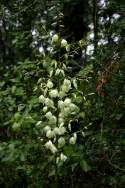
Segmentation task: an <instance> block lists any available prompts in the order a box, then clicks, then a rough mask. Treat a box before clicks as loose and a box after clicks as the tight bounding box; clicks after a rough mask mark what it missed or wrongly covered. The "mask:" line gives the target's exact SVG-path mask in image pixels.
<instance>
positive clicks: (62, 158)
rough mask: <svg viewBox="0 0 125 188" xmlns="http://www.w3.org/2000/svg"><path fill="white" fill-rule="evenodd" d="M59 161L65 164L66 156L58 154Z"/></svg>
mask: <svg viewBox="0 0 125 188" xmlns="http://www.w3.org/2000/svg"><path fill="white" fill-rule="evenodd" d="M60 159H61V161H63V162H65V161H66V160H67V156H66V155H64V154H63V153H61V154H60Z"/></svg>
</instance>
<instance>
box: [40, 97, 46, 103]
mask: <svg viewBox="0 0 125 188" xmlns="http://www.w3.org/2000/svg"><path fill="white" fill-rule="evenodd" d="M39 102H40V103H44V102H45V97H44V96H43V95H40V96H39Z"/></svg>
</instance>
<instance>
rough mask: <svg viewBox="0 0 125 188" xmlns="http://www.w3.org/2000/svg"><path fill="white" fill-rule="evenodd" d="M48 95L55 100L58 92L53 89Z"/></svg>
mask: <svg viewBox="0 0 125 188" xmlns="http://www.w3.org/2000/svg"><path fill="white" fill-rule="evenodd" d="M49 95H50V97H51V98H56V97H58V96H59V93H58V90H57V89H53V90H51V91H50V92H49Z"/></svg>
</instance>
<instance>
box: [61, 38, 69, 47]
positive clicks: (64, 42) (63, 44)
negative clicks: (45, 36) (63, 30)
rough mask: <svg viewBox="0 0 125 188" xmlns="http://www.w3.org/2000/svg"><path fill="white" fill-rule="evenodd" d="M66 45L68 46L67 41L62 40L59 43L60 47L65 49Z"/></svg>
mask: <svg viewBox="0 0 125 188" xmlns="http://www.w3.org/2000/svg"><path fill="white" fill-rule="evenodd" d="M67 44H68V43H67V41H66V40H65V39H62V41H61V47H62V48H63V47H64V48H65V47H66V46H67Z"/></svg>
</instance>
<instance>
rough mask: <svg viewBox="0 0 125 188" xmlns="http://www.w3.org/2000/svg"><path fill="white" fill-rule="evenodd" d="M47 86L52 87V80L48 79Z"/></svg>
mask: <svg viewBox="0 0 125 188" xmlns="http://www.w3.org/2000/svg"><path fill="white" fill-rule="evenodd" d="M47 87H48V88H49V89H51V88H52V87H53V83H52V81H50V80H48V82H47Z"/></svg>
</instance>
